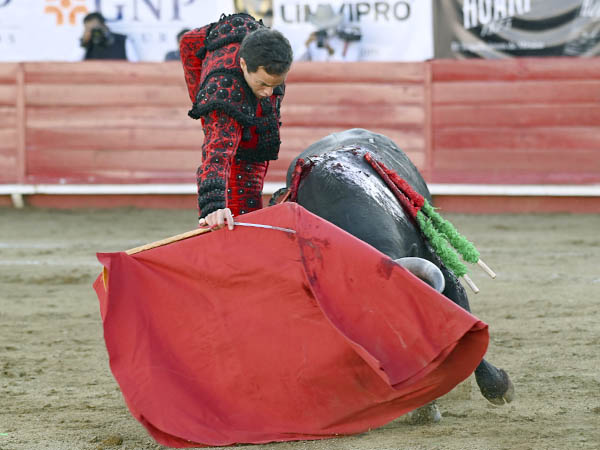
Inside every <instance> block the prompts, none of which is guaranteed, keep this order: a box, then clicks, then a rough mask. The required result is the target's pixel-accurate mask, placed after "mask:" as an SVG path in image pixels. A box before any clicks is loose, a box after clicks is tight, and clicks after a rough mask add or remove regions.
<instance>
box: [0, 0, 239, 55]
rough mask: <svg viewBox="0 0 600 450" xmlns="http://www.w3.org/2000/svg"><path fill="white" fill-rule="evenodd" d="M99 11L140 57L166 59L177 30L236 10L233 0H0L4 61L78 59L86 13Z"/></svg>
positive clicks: (0, 52)
mask: <svg viewBox="0 0 600 450" xmlns="http://www.w3.org/2000/svg"><path fill="white" fill-rule="evenodd" d="M94 11H99V12H101V13H102V14H103V15H104V17H105V18H106V20H107V25H108V27H109V28H110V30H111V31H113V32H116V33H122V34H125V35H127V36H128V38H129V39H130V41H131V44H132V45H133V47H134V49H135V52H136V53H137V55H138V57H139V60H141V61H163V60H164V57H165V54H166V53H167V52H168V51H170V50H175V49H176V48H177V40H176V35H177V33H178V32H179V31H181V30H182V29H183V28H196V27H199V26H202V25H205V24H207V23H210V22H214V21H216V20H218V18H219V16H220V15H221V13H226V14H231V13H232V12H233V11H234V5H233V0H0V61H76V60H80V59H81V58H82V57H83V50H82V49H81V47H80V45H79V39H80V37H81V35H82V33H83V18H84V17H85V15H86V14H87V13H89V12H94Z"/></svg>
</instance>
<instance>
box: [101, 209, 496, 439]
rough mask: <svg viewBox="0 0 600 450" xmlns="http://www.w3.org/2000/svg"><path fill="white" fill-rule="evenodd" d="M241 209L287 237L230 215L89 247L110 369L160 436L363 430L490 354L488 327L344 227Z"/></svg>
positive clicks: (433, 394) (293, 435) (420, 400)
mask: <svg viewBox="0 0 600 450" xmlns="http://www.w3.org/2000/svg"><path fill="white" fill-rule="evenodd" d="M242 218H243V221H244V222H254V223H261V224H269V225H275V226H279V227H285V228H291V229H294V230H296V234H289V233H285V232H282V231H275V230H267V229H259V228H249V227H242V226H238V227H236V228H235V230H233V231H229V230H226V229H223V230H219V231H215V232H212V233H208V234H203V235H200V236H196V237H193V238H189V239H187V240H184V241H179V242H176V243H172V244H169V245H166V246H163V247H159V248H155V249H152V250H147V251H144V252H142V253H138V254H136V255H132V256H128V255H127V254H125V253H104V254H98V259H99V260H100V262H101V263H102V264H103V265H104V268H105V269H104V270H105V274H106V275H107V276H106V277H105V280H104V281H106V285H105V282H104V281H103V277H102V276H100V277H99V278H98V279H97V280H96V282H95V284H94V288H95V290H96V292H97V294H98V298H99V300H100V310H101V313H102V319H103V322H104V337H105V341H106V347H107V349H108V353H109V356H110V366H111V369H112V371H113V374H114V376H115V378H116V380H117V381H118V383H119V385H120V386H121V390H122V393H123V396H124V398H125V400H126V402H127V405H128V407H129V409H130V410H131V412H132V414H133V415H134V416H135V417H136V418H137V419H138V420H139V421H140V422H141V423H142V424H144V426H145V427H146V428H147V429H148V431H149V432H150V433H151V434H152V436H153V437H154V438H155V439H156V440H157V441H158V442H159V443H161V444H163V445H168V446H172V447H192V446H197V445H199V444H203V445H210V446H215V445H228V444H233V443H264V442H270V441H288V440H299V439H320V438H326V437H331V436H335V435H338V434H352V433H358V432H362V431H365V430H368V429H370V428H374V427H377V426H380V425H383V424H385V423H387V422H389V421H391V420H393V419H395V418H397V417H398V416H400V415H402V414H405V413H406V412H408V411H411V410H413V409H415V408H417V407H419V406H422V405H424V404H426V403H427V402H429V401H431V400H433V399H435V398H437V397H439V396H441V395H443V394H445V393H447V392H448V391H450V390H451V389H452V388H453V387H454V386H455V385H456V384H458V383H459V382H460V381H462V380H464V379H465V378H467V377H468V376H469V374H471V373H472V371H473V370H474V369H475V367H476V366H477V364H478V363H479V361H480V360H481V358H482V357H483V355H484V353H485V350H486V348H487V343H488V332H487V325H486V324H484V323H483V322H481V321H480V320H478V319H477V318H476V317H474V316H472V315H471V314H469V313H467V312H466V311H464V310H462V309H460V308H459V307H457V306H456V305H454V304H453V303H452V302H450V301H449V300H448V299H446V298H445V297H443V296H442V295H440V294H438V293H437V292H436V291H434V290H433V289H431V288H430V287H429V286H427V285H426V284H425V283H423V282H422V281H420V280H419V279H417V278H416V277H414V276H413V275H412V274H410V273H409V272H407V271H406V270H405V269H404V268H402V267H400V266H398V265H397V264H395V263H393V262H392V261H391V260H390V259H389V258H388V257H387V256H385V255H383V254H382V253H380V252H378V251H377V250H375V249H373V248H372V247H370V246H369V245H367V244H365V243H364V242H362V241H360V240H358V239H356V238H354V237H353V236H351V235H349V234H348V233H346V232H345V231H343V230H341V229H339V228H337V227H336V226H334V225H332V224H331V223H329V222H327V221H324V220H323V219H321V218H319V217H317V216H315V215H313V214H311V213H309V212H308V211H306V210H304V209H303V208H302V207H300V206H298V205H297V204H294V203H283V204H280V205H277V206H273V207H270V208H266V209H263V210H259V211H255V212H253V213H250V214H247V215H245V216H242ZM242 218H240V219H239V220H242ZM105 286H106V287H105Z"/></svg>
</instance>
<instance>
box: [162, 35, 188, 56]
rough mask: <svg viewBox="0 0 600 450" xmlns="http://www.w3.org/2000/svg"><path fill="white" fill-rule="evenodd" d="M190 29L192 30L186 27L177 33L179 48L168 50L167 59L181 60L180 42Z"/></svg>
mask: <svg viewBox="0 0 600 450" xmlns="http://www.w3.org/2000/svg"><path fill="white" fill-rule="evenodd" d="M188 31H190V29H189V28H184V29H183V30H181V31H180V32H179V33H177V50H171V51H170V52H167V54H166V55H165V61H180V60H181V57H180V54H179V44H180V43H181V38H182V37H183V35H184V34H185V33H187V32H188Z"/></svg>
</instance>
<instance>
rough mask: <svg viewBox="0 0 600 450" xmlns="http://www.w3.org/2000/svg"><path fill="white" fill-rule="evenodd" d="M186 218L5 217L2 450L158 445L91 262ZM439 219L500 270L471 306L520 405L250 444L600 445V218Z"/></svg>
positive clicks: (449, 408)
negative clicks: (114, 364)
mask: <svg viewBox="0 0 600 450" xmlns="http://www.w3.org/2000/svg"><path fill="white" fill-rule="evenodd" d="M194 214H195V213H194V211H192V210H190V211H157V210H135V209H116V210H87V211H51V210H35V209H25V210H14V209H10V208H0V449H1V450H36V449H56V450H60V449H82V450H86V449H113V448H114V449H163V448H165V447H162V446H160V445H158V444H156V443H155V442H154V441H153V440H152V439H151V438H150V437H149V435H148V434H147V433H146V431H145V430H144V428H143V427H142V426H141V425H140V424H139V423H138V422H137V421H136V420H135V419H133V417H132V416H131V415H130V414H129V412H128V410H127V408H126V406H125V403H124V401H123V399H122V397H121V394H120V392H119V388H118V386H117V384H116V382H115V380H114V378H113V377H112V374H111V372H110V369H109V367H108V360H107V354H106V349H105V347H104V341H103V337H102V328H101V320H100V316H99V311H98V302H97V299H96V296H95V293H94V291H93V290H92V287H91V284H92V282H93V280H94V279H95V277H96V276H97V274H98V273H99V271H100V267H101V266H100V264H99V263H98V262H97V260H96V258H95V252H97V251H118V250H124V249H128V248H131V247H135V246H137V245H140V244H143V243H146V242H151V241H154V240H157V239H160V238H164V237H167V236H171V235H174V234H178V233H181V232H184V231H187V230H189V229H193V228H194V227H195V217H194ZM446 217H447V218H449V219H450V220H451V221H453V222H454V223H455V225H457V227H458V229H459V230H460V231H461V232H463V234H465V235H466V236H467V237H468V238H469V239H470V240H472V241H473V242H475V244H476V245H477V246H478V248H479V250H480V251H481V254H482V257H483V259H484V260H485V261H486V262H487V263H488V264H489V265H490V266H491V267H492V268H493V269H494V270H495V271H496V272H497V273H498V278H497V279H496V280H495V281H492V280H490V279H488V278H487V276H485V274H483V272H481V271H480V270H478V269H477V268H474V269H473V271H472V278H473V280H474V281H475V282H476V283H477V284H478V285H479V287H480V288H481V293H479V294H478V295H477V296H475V295H473V294H471V295H470V299H471V305H472V309H473V312H474V314H476V315H477V316H479V317H480V318H481V319H482V320H484V321H486V322H487V323H488V324H489V325H490V334H491V343H490V349H489V351H488V355H487V359H488V360H489V361H491V362H492V363H494V364H496V365H497V366H499V367H502V368H504V369H506V370H507V371H508V372H509V373H510V375H511V377H512V380H513V382H514V384H515V388H516V400H515V401H514V402H513V403H512V404H510V405H508V406H503V407H496V406H493V405H491V404H490V403H488V402H487V401H486V400H485V399H484V398H483V397H482V396H481V395H480V394H479V392H478V390H477V387H476V384H475V383H474V382H473V383H471V388H470V391H467V392H466V394H465V395H461V396H454V397H453V396H452V395H451V396H449V397H448V398H445V399H443V400H442V401H441V407H442V411H443V420H442V422H441V423H440V424H436V425H427V426H413V425H409V424H407V423H406V422H405V421H404V420H403V419H402V418H399V419H398V420H396V421H394V422H392V423H390V424H388V425H386V426H384V427H382V428H379V429H376V430H372V431H371V432H368V433H364V434H360V435H357V436H350V437H341V438H338V439H332V440H325V441H314V442H311V441H303V442H291V443H279V444H270V445H262V446H254V447H252V448H257V449H269V450H271V449H272V450H299V449H308V450H334V449H335V450H338V449H339V450H341V449H344V450H350V449H365V450H367V449H369V450H370V449H390V450H391V449H394V450H400V449H451V450H459V449H460V450H464V449H477V450H481V449H507V450H508V449H510V450H515V449H561V450H566V449H580V448H582V449H599V448H600V216H597V215H596V216H594V215H588V216H583V215H522V216H519V215H506V216H493V215H492V216H464V215H449V214H447V215H446ZM467 386H468V384H467ZM468 397H470V398H468Z"/></svg>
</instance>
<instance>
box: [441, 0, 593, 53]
mask: <svg viewBox="0 0 600 450" xmlns="http://www.w3.org/2000/svg"><path fill="white" fill-rule="evenodd" d="M434 30H435V57H436V58H503V57H514V56H595V55H599V54H600V0H439V1H435V2H434Z"/></svg>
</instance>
